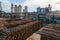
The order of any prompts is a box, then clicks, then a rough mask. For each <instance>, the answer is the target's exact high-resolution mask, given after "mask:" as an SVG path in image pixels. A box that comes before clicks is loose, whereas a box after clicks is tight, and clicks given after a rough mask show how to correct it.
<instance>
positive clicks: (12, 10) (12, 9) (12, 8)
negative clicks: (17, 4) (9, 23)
mask: <svg viewBox="0 0 60 40" xmlns="http://www.w3.org/2000/svg"><path fill="white" fill-rule="evenodd" d="M13 12H14V5H13V3H12V4H11V13H13Z"/></svg>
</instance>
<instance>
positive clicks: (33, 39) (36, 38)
mask: <svg viewBox="0 0 60 40" xmlns="http://www.w3.org/2000/svg"><path fill="white" fill-rule="evenodd" d="M40 38H41V36H40V35H39V34H37V33H34V34H33V35H32V36H30V37H29V38H28V39H26V40H40Z"/></svg>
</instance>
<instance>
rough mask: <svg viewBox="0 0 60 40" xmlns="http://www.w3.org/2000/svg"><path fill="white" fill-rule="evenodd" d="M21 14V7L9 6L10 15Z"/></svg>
mask: <svg viewBox="0 0 60 40" xmlns="http://www.w3.org/2000/svg"><path fill="white" fill-rule="evenodd" d="M21 12H22V6H21V5H19V6H17V5H14V4H11V13H21Z"/></svg>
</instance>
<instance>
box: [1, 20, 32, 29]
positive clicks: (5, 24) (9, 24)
mask: <svg viewBox="0 0 60 40" xmlns="http://www.w3.org/2000/svg"><path fill="white" fill-rule="evenodd" d="M32 21H33V20H0V30H2V29H6V28H10V27H15V26H17V25H22V24H26V23H29V22H32Z"/></svg>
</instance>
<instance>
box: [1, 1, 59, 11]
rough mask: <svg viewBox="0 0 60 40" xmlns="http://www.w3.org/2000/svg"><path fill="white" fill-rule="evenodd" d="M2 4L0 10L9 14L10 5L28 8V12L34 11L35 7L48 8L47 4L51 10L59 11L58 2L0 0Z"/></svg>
mask: <svg viewBox="0 0 60 40" xmlns="http://www.w3.org/2000/svg"><path fill="white" fill-rule="evenodd" d="M0 1H1V2H2V9H3V11H5V12H10V10H11V9H10V7H11V3H13V4H14V5H22V9H24V7H25V6H28V11H29V12H33V11H36V8H37V7H41V8H43V7H48V4H50V5H51V6H52V10H60V0H0Z"/></svg>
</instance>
